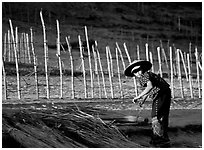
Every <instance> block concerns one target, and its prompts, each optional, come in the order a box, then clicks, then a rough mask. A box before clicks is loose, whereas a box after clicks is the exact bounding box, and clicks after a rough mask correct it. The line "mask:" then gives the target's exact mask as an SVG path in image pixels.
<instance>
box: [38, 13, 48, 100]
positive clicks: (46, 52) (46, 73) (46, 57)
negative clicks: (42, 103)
mask: <svg viewBox="0 0 204 150" xmlns="http://www.w3.org/2000/svg"><path fill="white" fill-rule="evenodd" d="M40 18H41V22H42V27H43V39H44V55H45V76H46V85H47V99H49V98H50V87H49V75H48V66H47V63H48V46H47V37H46V29H45V23H44V20H43V16H42V11H40Z"/></svg>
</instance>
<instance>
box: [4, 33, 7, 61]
mask: <svg viewBox="0 0 204 150" xmlns="http://www.w3.org/2000/svg"><path fill="white" fill-rule="evenodd" d="M6 38H7V35H6V33H5V34H4V59H3V60H4V61H6V50H7V49H6V48H7V46H6V42H7V41H6Z"/></svg>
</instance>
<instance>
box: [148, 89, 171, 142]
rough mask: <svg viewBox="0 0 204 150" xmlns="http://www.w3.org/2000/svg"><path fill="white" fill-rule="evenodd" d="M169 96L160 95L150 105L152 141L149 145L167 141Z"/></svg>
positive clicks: (167, 94)
mask: <svg viewBox="0 0 204 150" xmlns="http://www.w3.org/2000/svg"><path fill="white" fill-rule="evenodd" d="M170 99H171V95H169V92H167V93H165V94H162V95H160V96H158V97H157V99H155V100H154V101H153V104H152V140H151V142H150V143H151V144H160V143H164V142H167V141H169V138H168V134H167V129H168V121H169V110H170Z"/></svg>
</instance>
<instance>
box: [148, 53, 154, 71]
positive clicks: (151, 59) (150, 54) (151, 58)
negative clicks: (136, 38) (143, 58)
mask: <svg viewBox="0 0 204 150" xmlns="http://www.w3.org/2000/svg"><path fill="white" fill-rule="evenodd" d="M149 58H150V62H151V63H152V72H154V60H153V57H152V52H149Z"/></svg>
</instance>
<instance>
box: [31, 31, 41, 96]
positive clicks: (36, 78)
mask: <svg viewBox="0 0 204 150" xmlns="http://www.w3.org/2000/svg"><path fill="white" fill-rule="evenodd" d="M30 42H31V51H32V53H33V65H34V72H35V88H36V98H37V99H38V98H39V89H38V73H37V57H36V55H35V49H34V44H33V30H32V28H30Z"/></svg>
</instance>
